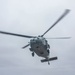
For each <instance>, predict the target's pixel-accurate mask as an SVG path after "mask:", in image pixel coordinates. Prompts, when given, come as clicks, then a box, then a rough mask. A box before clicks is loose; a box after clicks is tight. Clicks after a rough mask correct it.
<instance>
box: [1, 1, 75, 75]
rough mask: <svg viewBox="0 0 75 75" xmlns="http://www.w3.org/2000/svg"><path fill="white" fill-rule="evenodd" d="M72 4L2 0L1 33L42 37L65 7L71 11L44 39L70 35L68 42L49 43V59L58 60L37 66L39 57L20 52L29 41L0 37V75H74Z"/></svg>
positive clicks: (74, 2) (74, 4)
mask: <svg viewBox="0 0 75 75" xmlns="http://www.w3.org/2000/svg"><path fill="white" fill-rule="evenodd" d="M74 7H75V1H74V0H66V1H65V0H63V1H62V0H56V1H55V0H38V1H36V0H32V1H31V0H2V1H0V30H4V31H10V32H13V33H20V34H28V35H39V34H43V32H45V31H46V30H47V29H48V28H49V27H50V26H51V25H52V24H53V23H54V22H55V21H56V20H57V18H58V17H59V16H60V15H61V14H62V13H63V11H64V9H66V8H68V9H70V10H71V12H70V13H69V14H68V15H67V16H66V17H65V18H64V19H63V20H62V21H61V22H59V23H58V24H57V25H56V26H55V27H54V28H53V29H52V30H51V31H50V32H48V33H47V34H46V35H45V37H47V38H48V37H51V36H52V37H54V36H55V37H56V36H71V37H72V38H71V39H70V40H48V41H49V43H50V45H51V56H58V58H59V59H58V60H57V61H54V62H51V65H50V66H49V65H48V64H47V63H43V64H42V63H40V59H41V58H39V57H38V56H35V57H34V58H32V57H31V53H30V51H29V50H28V48H27V49H25V50H22V49H21V47H23V46H24V45H26V44H27V43H28V41H29V39H26V38H25V39H24V38H21V37H15V36H6V35H2V34H0V75H46V74H47V75H50V74H51V75H71V74H72V75H75V72H74V69H75V46H74V45H75V39H74V38H75V35H74V32H75V21H74V20H75V9H74Z"/></svg>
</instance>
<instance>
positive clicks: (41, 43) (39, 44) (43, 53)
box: [0, 9, 70, 64]
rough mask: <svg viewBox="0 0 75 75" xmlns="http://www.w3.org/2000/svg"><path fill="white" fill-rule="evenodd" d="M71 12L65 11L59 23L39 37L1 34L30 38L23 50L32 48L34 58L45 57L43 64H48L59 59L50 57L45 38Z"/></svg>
mask: <svg viewBox="0 0 75 75" xmlns="http://www.w3.org/2000/svg"><path fill="white" fill-rule="evenodd" d="M69 12H70V10H69V9H65V11H64V13H63V14H62V15H61V16H60V17H59V18H58V19H57V21H56V22H55V23H54V24H53V25H51V26H50V28H49V29H47V30H46V31H45V32H44V33H43V34H42V35H39V36H29V35H22V34H15V33H10V32H5V31H0V33H1V34H7V35H13V36H18V37H24V38H30V42H29V43H28V44H27V45H25V46H23V47H22V48H23V49H25V48H26V47H28V46H30V48H29V50H30V51H31V52H32V56H33V57H34V55H35V54H36V55H38V56H39V57H43V58H44V59H42V60H41V62H48V64H50V62H49V61H53V60H57V59H58V58H57V57H56V56H55V57H49V55H50V45H49V44H48V41H47V39H46V38H45V37H44V35H45V34H47V33H48V32H49V31H50V30H51V29H52V28H53V27H54V26H55V25H56V24H57V23H58V22H59V21H60V20H61V19H63V18H64V17H65V16H66V15H67V14H68V13H69ZM49 39H70V37H55V38H49Z"/></svg>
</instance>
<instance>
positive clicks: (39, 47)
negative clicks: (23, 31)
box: [30, 37, 49, 58]
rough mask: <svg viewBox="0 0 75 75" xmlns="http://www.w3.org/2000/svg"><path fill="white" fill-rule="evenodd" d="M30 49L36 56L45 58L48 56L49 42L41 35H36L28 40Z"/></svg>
mask: <svg viewBox="0 0 75 75" xmlns="http://www.w3.org/2000/svg"><path fill="white" fill-rule="evenodd" d="M30 47H31V51H33V52H35V53H36V54H37V55H38V56H41V57H44V58H47V57H48V56H49V44H48V42H47V40H46V39H45V38H43V37H37V38H34V39H31V40H30Z"/></svg>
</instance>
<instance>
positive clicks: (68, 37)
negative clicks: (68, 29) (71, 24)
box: [46, 37, 71, 39]
mask: <svg viewBox="0 0 75 75" xmlns="http://www.w3.org/2000/svg"><path fill="white" fill-rule="evenodd" d="M70 38H71V37H52V38H46V39H70Z"/></svg>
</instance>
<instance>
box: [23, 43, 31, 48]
mask: <svg viewBox="0 0 75 75" xmlns="http://www.w3.org/2000/svg"><path fill="white" fill-rule="evenodd" d="M29 45H30V44H27V45H26V46H24V47H22V49H24V48H26V47H28V46H29Z"/></svg>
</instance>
